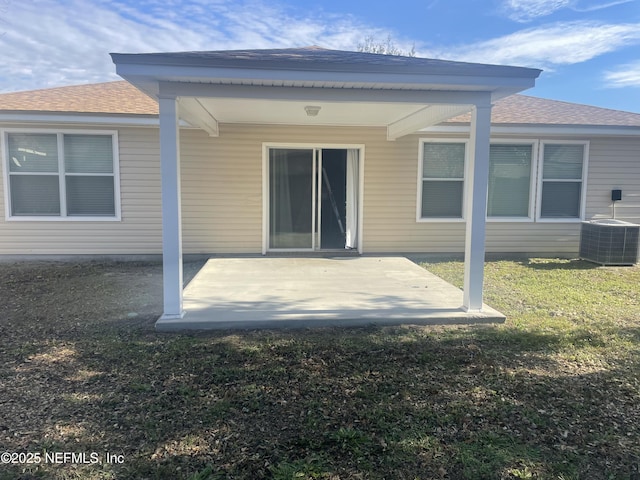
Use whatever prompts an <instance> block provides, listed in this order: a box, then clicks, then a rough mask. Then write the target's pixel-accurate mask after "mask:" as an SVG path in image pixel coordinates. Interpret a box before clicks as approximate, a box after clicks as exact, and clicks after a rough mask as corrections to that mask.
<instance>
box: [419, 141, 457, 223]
mask: <svg viewBox="0 0 640 480" xmlns="http://www.w3.org/2000/svg"><path fill="white" fill-rule="evenodd" d="M419 142H420V145H419V148H418V187H417V188H418V190H417V192H418V195H417V199H416V222H417V223H461V222H464V221H465V220H466V219H465V208H464V205H465V202H466V199H467V188H466V182H467V177H468V175H469V171H468V167H469V139H468V138H420V139H419ZM425 143H464V144H465V147H464V167H463V168H464V176H463V177H462V179H460V178H452V179H448V178H428V179H426V180H429V181H456V182H459V181H460V180H462V211H461V212H460V214H461V216H460V217H423V216H422V183H423V181H424V180H425V178H423V163H424V162H423V157H424V144H425Z"/></svg>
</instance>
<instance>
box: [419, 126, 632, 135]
mask: <svg viewBox="0 0 640 480" xmlns="http://www.w3.org/2000/svg"><path fill="white" fill-rule="evenodd" d="M469 131H470V129H469V126H468V125H450V126H449V125H435V126H432V127H427V128H423V129H422V130H420V132H424V133H438V134H442V133H465V134H468V133H469ZM491 134H492V135H537V136H554V135H555V136H567V135H584V136H618V137H634V136H635V137H637V136H640V127H633V126H615V125H613V126H606V125H603V126H599V125H513V126H505V125H501V126H495V125H493V126H491Z"/></svg>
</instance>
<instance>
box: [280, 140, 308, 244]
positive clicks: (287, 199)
mask: <svg viewBox="0 0 640 480" xmlns="http://www.w3.org/2000/svg"><path fill="white" fill-rule="evenodd" d="M313 157H314V151H313V150H312V149H308V150H294V149H281V148H274V149H271V150H269V205H270V212H269V246H270V248H280V249H288V250H297V249H313V246H314V245H313V230H314V229H313V224H314V222H315V215H314V202H313V199H314V197H315V195H314V193H315V183H314V178H315V163H314V158H313Z"/></svg>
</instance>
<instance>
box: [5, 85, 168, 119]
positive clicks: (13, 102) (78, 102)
mask: <svg viewBox="0 0 640 480" xmlns="http://www.w3.org/2000/svg"><path fill="white" fill-rule="evenodd" d="M0 111H18V112H26V111H29V112H67V113H106V114H121V115H157V114H158V103H157V102H156V101H155V100H153V99H152V98H150V97H148V96H147V95H145V94H143V93H142V92H140V90H138V89H137V88H136V87H134V86H133V85H131V84H130V83H129V82H125V81H118V82H107V83H94V84H88V85H73V86H68V87H58V88H47V89H43V90H31V91H26V92H14V93H2V94H0Z"/></svg>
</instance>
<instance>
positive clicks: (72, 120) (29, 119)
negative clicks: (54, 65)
mask: <svg viewBox="0 0 640 480" xmlns="http://www.w3.org/2000/svg"><path fill="white" fill-rule="evenodd" d="M121 115H122V114H118V113H116V114H114V115H113V116H108V115H86V114H82V113H77V114H65V113H59V114H57V113H0V122H7V123H11V124H16V123H21V122H24V123H39V124H42V123H61V124H66V125H69V126H81V125H88V126H91V125H109V126H114V127H115V126H123V127H138V126H139V127H158V126H159V125H160V120H159V119H158V116H157V115H146V114H141V115H139V116H121Z"/></svg>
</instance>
